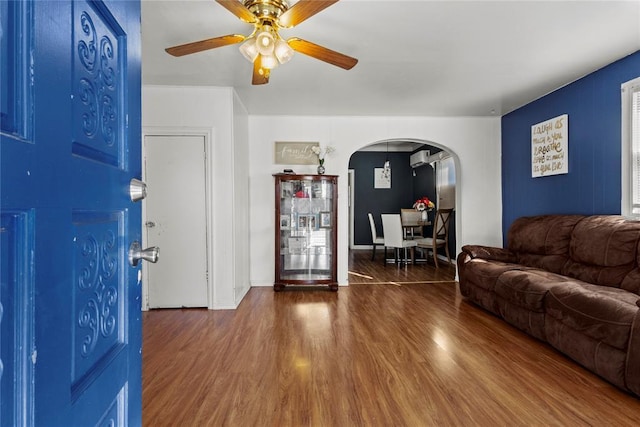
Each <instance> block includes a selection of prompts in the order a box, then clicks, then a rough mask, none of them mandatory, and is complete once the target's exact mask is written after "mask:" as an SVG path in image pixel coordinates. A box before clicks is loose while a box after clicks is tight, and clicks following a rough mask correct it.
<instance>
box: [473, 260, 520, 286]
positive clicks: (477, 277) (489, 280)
mask: <svg viewBox="0 0 640 427" xmlns="http://www.w3.org/2000/svg"><path fill="white" fill-rule="evenodd" d="M524 269H527V267H523V266H521V265H519V264H510V263H506V262H500V261H487V260H484V259H482V258H475V259H473V260H471V261H469V262H467V263H465V267H464V276H465V282H470V283H471V284H473V285H475V286H478V287H480V288H482V289H485V290H487V291H493V289H494V287H495V285H496V280H497V279H498V277H499V276H500V275H501V274H502V273H504V272H505V271H509V270H524Z"/></svg>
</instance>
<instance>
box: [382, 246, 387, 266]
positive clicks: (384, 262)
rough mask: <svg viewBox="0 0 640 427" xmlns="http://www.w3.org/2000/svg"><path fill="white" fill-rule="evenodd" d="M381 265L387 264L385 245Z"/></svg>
mask: <svg viewBox="0 0 640 427" xmlns="http://www.w3.org/2000/svg"><path fill="white" fill-rule="evenodd" d="M382 265H384V266H385V267H386V266H387V247H386V246H385V247H384V258H382Z"/></svg>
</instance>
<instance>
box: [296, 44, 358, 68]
mask: <svg viewBox="0 0 640 427" xmlns="http://www.w3.org/2000/svg"><path fill="white" fill-rule="evenodd" d="M287 43H288V44H289V46H291V48H292V49H293V50H295V51H296V52H300V53H304V54H305V55H309V56H311V57H313V58H316V59H319V60H320V61H324V62H328V63H329V64H332V65H335V66H336V67H340V68H344V69H345V70H350V69H352V68H353V67H354V66H355V65H356V64H357V63H358V60H357V59H356V58H352V57H350V56H347V55H344V54H342V53H340V52H336V51H335V50H331V49H327V48H326V47H322V46H320V45H317V44H315V43H311V42H308V41H306V40H302V39H299V38H297V37H294V38H291V39H289V40H287Z"/></svg>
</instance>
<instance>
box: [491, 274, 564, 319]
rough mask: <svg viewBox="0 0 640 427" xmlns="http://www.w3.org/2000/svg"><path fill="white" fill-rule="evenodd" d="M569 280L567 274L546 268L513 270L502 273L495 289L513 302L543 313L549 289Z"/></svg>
mask: <svg viewBox="0 0 640 427" xmlns="http://www.w3.org/2000/svg"><path fill="white" fill-rule="evenodd" d="M567 280H569V278H567V277H566V276H561V275H559V274H555V273H550V272H548V271H544V270H538V269H530V270H511V271H506V272H504V273H503V274H501V275H500V277H499V278H498V281H497V282H496V286H495V289H494V291H495V293H496V294H497V295H499V296H501V297H502V298H504V299H505V300H506V301H508V302H509V303H511V304H514V305H517V306H519V307H523V308H526V309H528V310H531V311H535V312H538V313H543V312H544V298H545V296H546V294H547V292H548V291H549V289H551V288H552V287H553V286H556V285H557V284H558V283H560V282H566V281H567Z"/></svg>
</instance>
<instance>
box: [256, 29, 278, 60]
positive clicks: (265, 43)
mask: <svg viewBox="0 0 640 427" xmlns="http://www.w3.org/2000/svg"><path fill="white" fill-rule="evenodd" d="M275 44H276V40H275V38H274V37H273V34H271V33H270V32H269V31H262V32H261V33H260V34H258V36H257V37H256V47H257V48H258V52H260V55H271V54H272V53H273V48H274V46H275Z"/></svg>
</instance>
